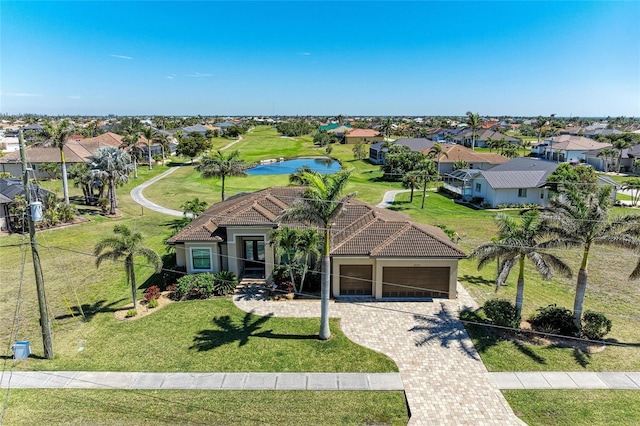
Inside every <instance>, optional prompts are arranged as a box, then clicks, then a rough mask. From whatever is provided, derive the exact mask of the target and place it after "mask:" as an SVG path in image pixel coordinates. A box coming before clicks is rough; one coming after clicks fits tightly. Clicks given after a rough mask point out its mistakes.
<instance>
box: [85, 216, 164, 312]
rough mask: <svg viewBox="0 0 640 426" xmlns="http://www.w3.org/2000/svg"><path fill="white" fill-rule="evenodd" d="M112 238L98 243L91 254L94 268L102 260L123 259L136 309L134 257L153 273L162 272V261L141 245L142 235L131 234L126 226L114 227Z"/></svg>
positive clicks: (153, 252)
mask: <svg viewBox="0 0 640 426" xmlns="http://www.w3.org/2000/svg"><path fill="white" fill-rule="evenodd" d="M113 232H114V234H116V235H115V236H113V237H107V238H104V239H102V240H100V241H99V242H98V244H96V246H95V248H94V249H93V253H94V255H95V256H97V257H96V268H99V267H100V264H101V263H102V262H103V261H104V260H113V261H119V260H121V259H123V258H124V270H125V273H126V275H127V284H131V296H132V297H133V309H137V308H138V298H137V295H136V292H137V290H138V288H137V286H136V271H135V264H134V263H133V260H134V258H135V257H136V256H142V257H144V258H145V260H146V261H147V262H149V263H150V264H151V265H152V266H153V268H154V271H155V273H156V274H157V273H158V272H160V271H161V270H162V259H161V258H160V255H158V253H156V252H155V251H153V250H152V249H150V248H149V247H145V246H143V245H142V234H141V233H140V232H132V231H131V229H129V227H128V226H127V225H116V226H115V227H114V228H113Z"/></svg>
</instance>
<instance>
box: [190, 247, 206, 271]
mask: <svg viewBox="0 0 640 426" xmlns="http://www.w3.org/2000/svg"><path fill="white" fill-rule="evenodd" d="M191 262H192V265H193V269H200V270H207V271H209V270H211V249H208V248H202V249H196V248H194V249H191Z"/></svg>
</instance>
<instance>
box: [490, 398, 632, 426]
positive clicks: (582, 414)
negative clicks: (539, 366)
mask: <svg viewBox="0 0 640 426" xmlns="http://www.w3.org/2000/svg"><path fill="white" fill-rule="evenodd" d="M503 393H504V396H505V398H506V399H507V401H508V402H509V405H511V408H513V410H514V412H515V413H516V414H517V415H518V417H520V418H521V419H522V420H523V421H524V422H525V423H527V424H528V425H530V426H537V425H553V426H565V425H566V426H574V425H590V426H598V425H602V426H610V425H637V424H640V392H638V391H634V390H628V391H627V390H509V391H504V392H503Z"/></svg>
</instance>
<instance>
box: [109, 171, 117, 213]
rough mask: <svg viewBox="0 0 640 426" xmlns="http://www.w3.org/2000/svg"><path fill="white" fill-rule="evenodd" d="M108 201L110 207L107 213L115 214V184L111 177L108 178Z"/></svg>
mask: <svg viewBox="0 0 640 426" xmlns="http://www.w3.org/2000/svg"><path fill="white" fill-rule="evenodd" d="M109 202H110V209H109V214H112V215H114V214H116V184H115V182H114V180H113V178H110V179H109Z"/></svg>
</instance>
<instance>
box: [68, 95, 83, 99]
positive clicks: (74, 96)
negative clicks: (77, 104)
mask: <svg viewBox="0 0 640 426" xmlns="http://www.w3.org/2000/svg"><path fill="white" fill-rule="evenodd" d="M67 98H69V99H82V96H80V95H69V96H67Z"/></svg>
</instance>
